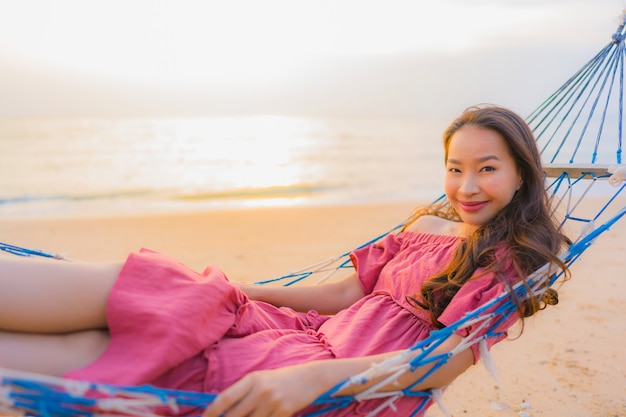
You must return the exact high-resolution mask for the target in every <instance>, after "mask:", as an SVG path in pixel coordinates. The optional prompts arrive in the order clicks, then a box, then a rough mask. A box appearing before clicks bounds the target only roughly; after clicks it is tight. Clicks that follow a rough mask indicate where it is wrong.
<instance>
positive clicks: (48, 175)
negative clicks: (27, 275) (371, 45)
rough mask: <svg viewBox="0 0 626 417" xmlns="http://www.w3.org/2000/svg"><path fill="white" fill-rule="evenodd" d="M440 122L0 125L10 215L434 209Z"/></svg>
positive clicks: (245, 119)
mask: <svg viewBox="0 0 626 417" xmlns="http://www.w3.org/2000/svg"><path fill="white" fill-rule="evenodd" d="M445 127H446V123H445V122H444V121H443V120H441V121H438V120H418V119H412V118H314V117H296V116H279V115H256V116H223V117H222V116H220V117H217V116H216V117H208V116H207V117H159V118H69V117H64V118H58V117H56V118H52V117H9V118H7V117H5V118H0V218H5V219H6V218H28V217H42V216H45V217H50V216H92V215H96V216H102V215H120V214H145V213H170V212H191V211H202V210H218V209H219V210H223V209H238V208H255V207H280V206H320V205H362V204H379V203H404V202H407V203H408V202H424V201H432V200H434V199H435V198H437V197H438V196H440V195H441V193H442V184H443V174H444V169H443V150H442V145H441V134H442V132H443V130H444V129H445Z"/></svg>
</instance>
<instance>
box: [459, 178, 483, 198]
mask: <svg viewBox="0 0 626 417" xmlns="http://www.w3.org/2000/svg"><path fill="white" fill-rule="evenodd" d="M478 191H479V187H478V181H477V179H476V177H475V176H474V175H464V176H463V179H462V180H461V184H460V186H459V192H461V193H463V194H467V195H471V194H476V193H477V192H478Z"/></svg>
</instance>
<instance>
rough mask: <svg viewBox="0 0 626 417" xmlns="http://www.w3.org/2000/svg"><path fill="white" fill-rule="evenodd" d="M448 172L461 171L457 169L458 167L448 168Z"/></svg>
mask: <svg viewBox="0 0 626 417" xmlns="http://www.w3.org/2000/svg"><path fill="white" fill-rule="evenodd" d="M448 172H455V173H458V172H461V170H459V169H458V168H448Z"/></svg>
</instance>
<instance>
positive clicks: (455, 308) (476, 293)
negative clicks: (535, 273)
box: [438, 265, 519, 363]
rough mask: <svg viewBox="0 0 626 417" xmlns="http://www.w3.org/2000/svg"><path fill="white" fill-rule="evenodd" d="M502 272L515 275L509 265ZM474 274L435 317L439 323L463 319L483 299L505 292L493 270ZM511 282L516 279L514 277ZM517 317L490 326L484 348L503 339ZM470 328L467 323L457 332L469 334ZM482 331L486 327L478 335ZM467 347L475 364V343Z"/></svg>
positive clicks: (472, 328)
mask: <svg viewBox="0 0 626 417" xmlns="http://www.w3.org/2000/svg"><path fill="white" fill-rule="evenodd" d="M503 272H504V274H505V275H507V276H509V277H511V276H514V277H517V273H516V272H515V269H514V268H513V267H512V266H511V265H508V266H507V267H506V268H504V271H503ZM475 276H476V277H475V278H472V279H471V280H469V281H468V282H466V283H465V284H464V285H463V287H462V288H461V289H460V290H459V292H457V293H456V295H455V296H454V297H453V298H452V301H450V304H449V305H448V307H446V309H445V310H444V311H443V313H442V314H441V315H440V316H439V319H438V320H439V321H440V322H441V323H442V324H443V325H445V326H449V325H451V324H453V323H455V322H456V321H457V320H460V319H461V318H463V317H464V316H465V315H466V314H467V313H469V312H471V311H473V310H475V309H477V308H479V307H481V306H483V305H485V304H486V303H487V302H489V301H491V300H493V299H494V298H496V297H498V296H499V295H500V294H502V293H503V292H504V291H505V288H506V286H505V284H504V283H502V282H500V281H499V280H498V279H497V278H496V276H495V274H494V273H493V272H488V273H485V272H484V271H482V270H480V269H479V270H477V271H476V275H475ZM512 281H513V282H516V281H517V278H516V279H514V280H512ZM494 308H495V307H494ZM485 313H489V311H485ZM518 319H519V316H518V314H517V313H516V312H514V313H513V314H511V315H509V316H508V317H507V318H505V319H504V320H503V321H502V322H501V323H500V324H499V325H498V326H497V328H496V329H493V330H492V331H491V333H493V334H494V336H492V337H488V338H487V339H486V342H487V349H491V347H492V346H493V345H495V344H496V343H497V342H499V341H501V340H502V339H504V338H505V337H506V336H507V330H508V329H509V328H510V327H511V326H512V325H513V324H514V323H515V322H516V321H517V320H518ZM474 329H475V325H470V326H468V327H466V328H463V329H460V330H459V331H458V332H457V333H458V334H459V335H461V336H463V337H465V336H467V335H468V334H469V333H471V332H473V331H474ZM485 332H486V330H485V331H481V333H480V334H479V335H480V336H482V335H483V334H484V333H485ZM471 349H472V352H473V353H474V363H477V362H478V360H479V359H480V350H479V345H478V344H477V343H475V344H473V345H472V346H471Z"/></svg>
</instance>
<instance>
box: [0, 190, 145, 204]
mask: <svg viewBox="0 0 626 417" xmlns="http://www.w3.org/2000/svg"><path fill="white" fill-rule="evenodd" d="M150 194H154V191H149V190H135V191H119V192H103V193H91V194H78V195H72V194H50V195H32V194H25V195H18V196H14V197H0V204H4V205H8V204H24V203H45V202H53V201H96V200H111V199H119V198H133V197H145V196H147V195H150Z"/></svg>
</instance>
